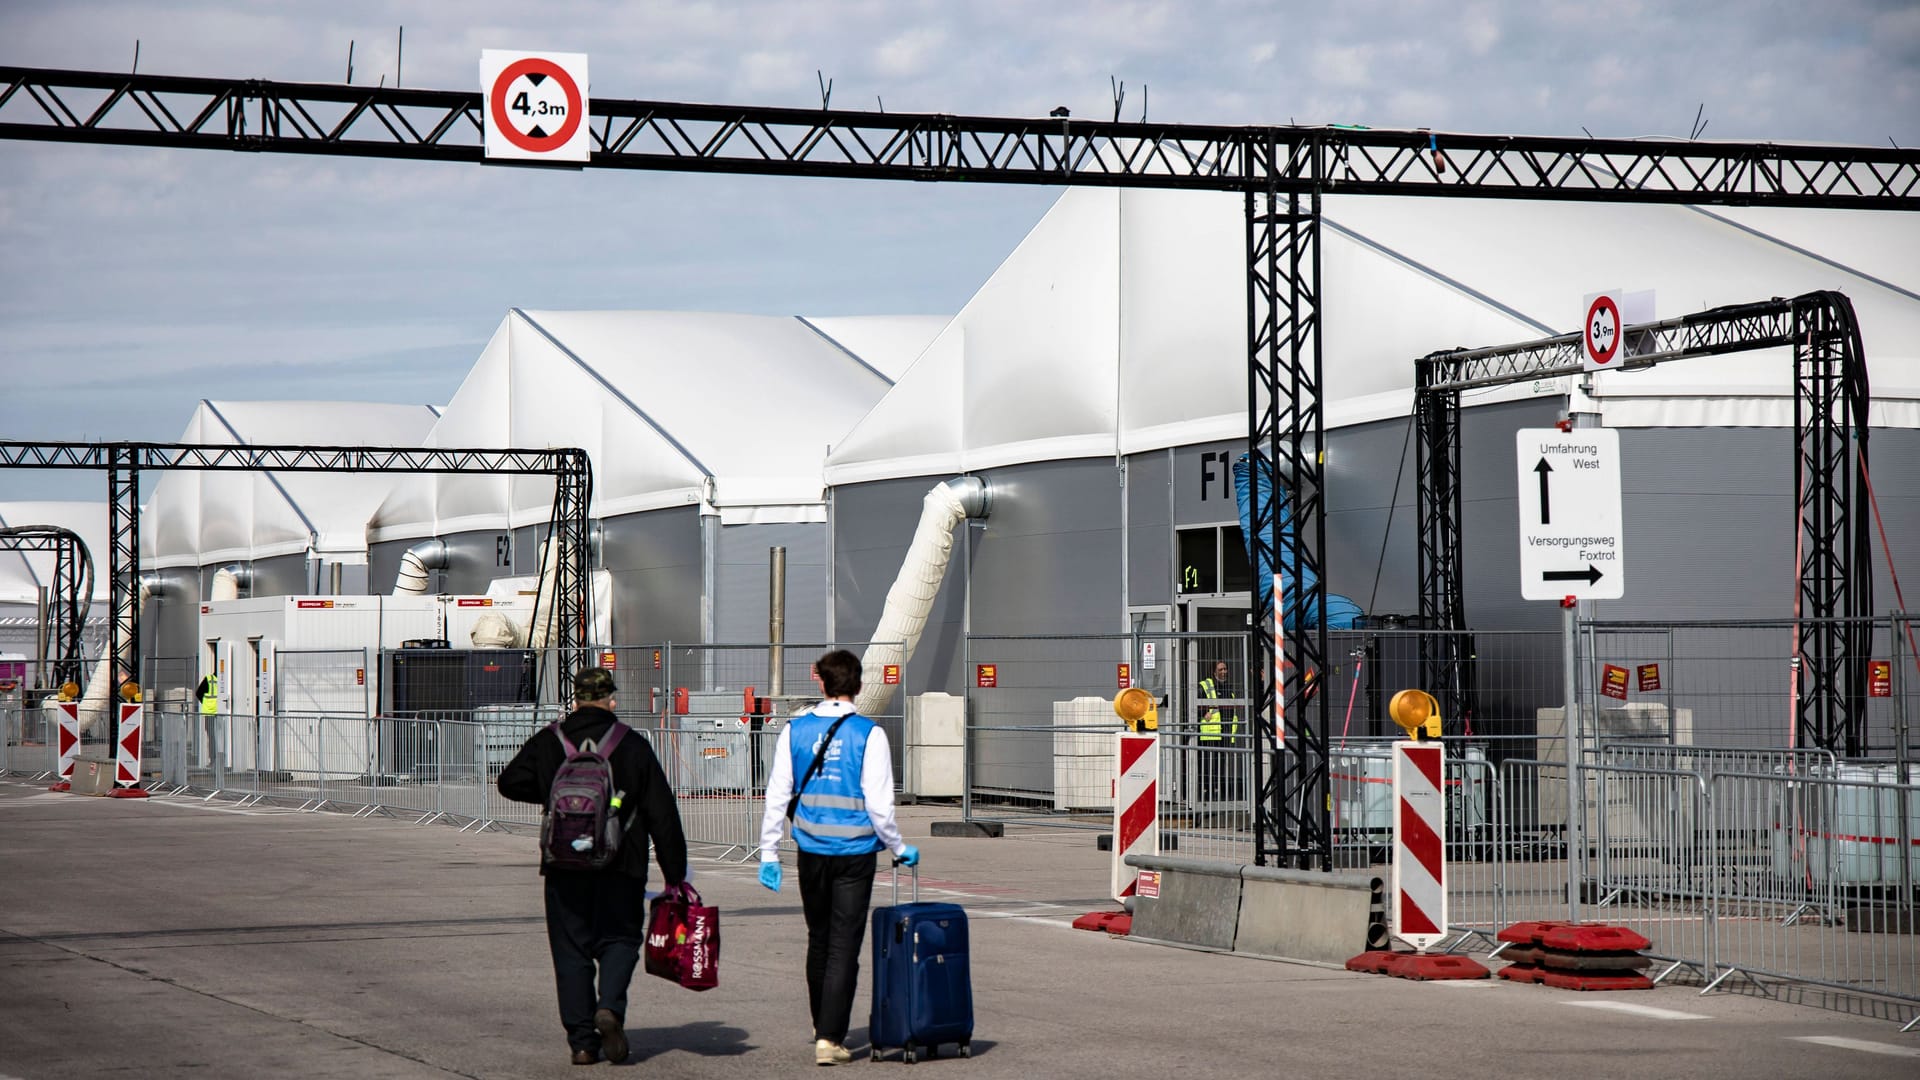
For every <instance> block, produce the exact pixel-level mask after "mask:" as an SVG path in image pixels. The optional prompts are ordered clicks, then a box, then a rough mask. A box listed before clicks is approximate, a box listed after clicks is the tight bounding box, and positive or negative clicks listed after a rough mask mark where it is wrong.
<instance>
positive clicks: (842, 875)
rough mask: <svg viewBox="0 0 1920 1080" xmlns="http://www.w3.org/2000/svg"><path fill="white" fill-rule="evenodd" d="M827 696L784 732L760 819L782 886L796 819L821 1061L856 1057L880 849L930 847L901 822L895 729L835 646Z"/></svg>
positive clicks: (771, 884)
mask: <svg viewBox="0 0 1920 1080" xmlns="http://www.w3.org/2000/svg"><path fill="white" fill-rule="evenodd" d="M813 672H814V674H815V675H816V676H817V677H818V678H819V680H820V689H821V692H822V694H823V696H824V697H825V699H826V700H824V701H822V702H820V704H818V705H815V706H814V707H813V708H811V709H809V710H807V711H806V712H803V713H801V714H799V715H798V716H795V717H794V718H793V719H792V721H791V722H789V723H788V724H787V726H786V727H785V728H783V729H782V730H781V732H780V738H779V741H778V742H777V743H776V744H775V747H774V752H773V767H772V769H771V770H770V773H769V775H768V777H767V805H766V810H765V812H764V813H763V814H762V815H761V819H760V884H762V885H765V886H766V887H767V888H769V889H772V890H773V891H774V892H779V891H780V884H781V878H782V873H781V868H780V852H779V844H780V834H781V825H782V824H783V823H784V822H785V821H787V820H789V819H790V820H791V821H792V822H793V842H794V846H795V847H797V848H799V849H800V854H799V867H798V869H799V873H800V906H801V909H802V911H803V912H804V913H805V915H806V921H807V1003H808V1006H809V1007H810V1008H811V1009H812V1011H813V1038H814V1044H813V1063H814V1064H815V1065H839V1064H842V1063H844V1062H847V1061H851V1060H853V1055H852V1054H851V1053H850V1052H849V1051H848V1050H847V1047H846V1042H847V1027H848V1024H849V1023H850V1022H851V1019H852V1015H853V992H854V988H855V986H856V984H857V983H858V981H859V975H860V950H861V946H862V944H863V941H864V939H865V936H866V925H867V905H868V903H869V902H870V901H871V900H872V899H873V872H874V859H873V857H874V854H875V853H876V852H879V851H882V850H886V851H891V852H893V853H894V854H895V855H896V856H898V857H899V858H900V861H901V862H903V863H905V864H906V865H908V866H917V865H919V863H920V849H919V848H916V847H914V846H913V845H911V844H909V843H907V842H906V841H905V840H903V839H901V836H900V826H899V825H898V824H896V823H895V822H894V820H893V751H892V750H891V749H890V748H889V747H888V744H887V733H886V732H885V731H884V730H882V729H881V728H880V727H879V726H878V725H876V724H875V723H874V722H873V721H872V720H869V719H867V718H866V717H864V716H861V715H860V714H859V713H857V712H855V711H853V699H854V698H855V697H856V696H858V695H859V693H860V675H861V672H860V660H859V658H858V657H856V656H854V655H853V654H852V653H850V652H848V651H846V650H845V649H835V650H834V651H832V652H830V653H827V654H826V655H824V656H822V657H821V658H820V659H819V660H817V661H815V662H814V665H813Z"/></svg>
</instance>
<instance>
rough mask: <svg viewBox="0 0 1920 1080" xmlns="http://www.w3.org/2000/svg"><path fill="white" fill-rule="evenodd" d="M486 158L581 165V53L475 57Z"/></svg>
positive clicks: (588, 142) (584, 137) (488, 52)
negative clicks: (482, 115) (483, 104)
mask: <svg viewBox="0 0 1920 1080" xmlns="http://www.w3.org/2000/svg"><path fill="white" fill-rule="evenodd" d="M480 92H481V94H482V95H484V96H485V101H486V107H485V108H484V109H482V110H481V111H482V113H483V114H484V115H485V117H486V156H487V158H488V159H489V160H507V161H553V162H579V163H584V162H586V160H587V158H588V155H589V154H591V153H592V151H593V140H592V139H591V138H590V137H589V136H588V131H589V129H588V127H587V124H586V118H587V56H586V54H585V53H524V52H509V51H506V50H503V49H485V50H482V51H481V53H480Z"/></svg>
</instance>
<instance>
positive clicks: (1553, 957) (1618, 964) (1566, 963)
mask: <svg viewBox="0 0 1920 1080" xmlns="http://www.w3.org/2000/svg"><path fill="white" fill-rule="evenodd" d="M1531 951H1532V952H1534V953H1535V954H1536V959H1535V960H1534V962H1535V963H1537V964H1539V965H1540V966H1541V967H1545V968H1552V969H1554V970H1555V971H1600V972H1607V973H1609V974H1611V973H1613V972H1619V971H1634V970H1638V969H1640V968H1648V967H1652V966H1653V961H1652V960H1650V959H1648V958H1647V957H1644V956H1641V955H1640V954H1639V953H1636V952H1591V953H1584V952H1565V951H1563V950H1560V949H1534V950H1531ZM1511 952H1513V950H1512V949H1508V950H1507V952H1506V953H1502V954H1501V955H1502V956H1505V955H1507V954H1508V953H1511ZM1514 959H1515V960H1518V959H1519V957H1514Z"/></svg>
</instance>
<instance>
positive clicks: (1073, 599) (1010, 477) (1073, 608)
mask: <svg viewBox="0 0 1920 1080" xmlns="http://www.w3.org/2000/svg"><path fill="white" fill-rule="evenodd" d="M1118 473H1119V471H1118V470H1117V469H1116V468H1115V467H1114V464H1113V462H1112V461H1111V460H1108V459H1080V460H1076V461H1053V462H1039V463H1034V464H1029V465H1019V466H1013V467H1009V468H1004V469H993V470H989V471H988V472H987V473H986V476H987V478H988V482H989V483H991V484H992V485H993V486H994V502H993V516H992V517H990V518H989V519H987V522H986V528H985V529H984V530H983V531H982V532H981V533H980V534H979V535H978V536H977V537H976V542H975V545H974V551H973V630H974V633H976V634H1042V633H1044V634H1088V633H1094V634H1101V633H1117V632H1119V631H1121V630H1124V629H1125V628H1126V619H1125V613H1124V612H1123V611H1122V610H1121V608H1120V571H1121V568H1120V527H1119V526H1120V485H1119V475H1118Z"/></svg>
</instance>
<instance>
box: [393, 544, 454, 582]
mask: <svg viewBox="0 0 1920 1080" xmlns="http://www.w3.org/2000/svg"><path fill="white" fill-rule="evenodd" d="M447 562H448V555H447V544H446V541H444V540H440V539H438V538H435V539H432V540H422V541H420V542H419V543H417V544H415V545H413V546H412V547H410V548H408V549H407V550H405V551H403V552H401V553H400V572H399V574H398V575H397V576H396V577H395V578H394V581H393V595H395V596H425V595H426V593H427V586H428V584H429V583H431V582H432V581H433V575H432V574H431V573H430V571H433V570H445V569H446V568H447Z"/></svg>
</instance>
